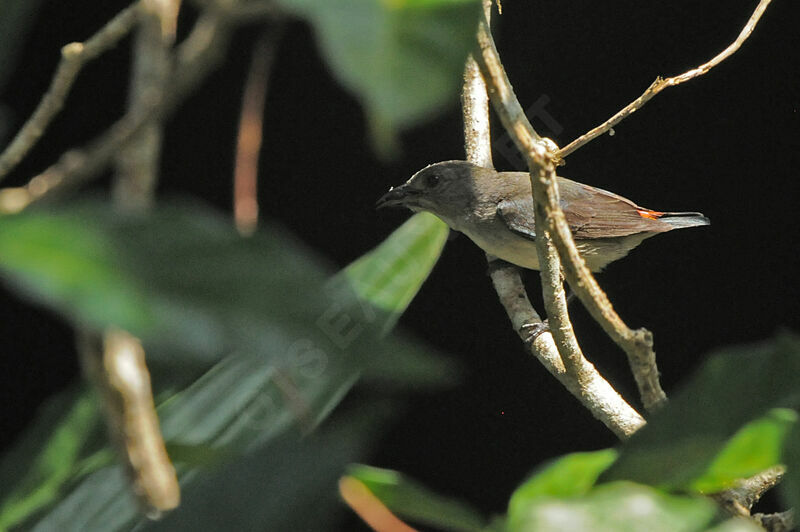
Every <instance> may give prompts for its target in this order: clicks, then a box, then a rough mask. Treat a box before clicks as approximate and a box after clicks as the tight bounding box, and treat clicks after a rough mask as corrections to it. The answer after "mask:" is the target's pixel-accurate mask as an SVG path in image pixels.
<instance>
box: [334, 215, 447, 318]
mask: <svg viewBox="0 0 800 532" xmlns="http://www.w3.org/2000/svg"><path fill="white" fill-rule="evenodd" d="M449 232H450V230H449V229H448V228H447V225H446V224H445V223H444V222H442V221H441V220H440V219H439V218H437V217H436V216H434V215H432V214H429V213H419V214H415V215H414V216H412V217H411V218H410V219H409V220H408V221H407V222H406V223H404V224H403V225H401V226H400V227H399V228H397V229H396V230H395V231H394V232H393V233H392V234H391V235H389V237H388V238H386V239H385V240H384V241H383V242H381V244H380V245H379V246H378V247H376V248H375V249H373V250H372V251H370V252H368V253H366V254H364V255H362V256H361V257H360V258H358V259H357V260H355V261H354V262H353V263H352V264H350V265H349V266H347V268H345V269H344V271H343V272H342V274H343V275H345V276H346V277H347V279H348V280H349V281H350V284H351V286H352V288H353V290H354V291H355V292H356V294H357V295H358V296H359V297H361V298H362V299H364V300H365V301H367V302H369V303H370V304H371V305H372V306H374V307H375V308H376V309H379V310H381V311H382V312H384V313H385V316H384V317H385V319H386V322H385V323H384V325H383V327H384V330H385V331H388V330H390V329H392V328H393V327H394V325H395V323H397V320H398V318H399V317H400V316H401V315H402V314H403V312H405V310H406V308H407V307H408V305H409V303H411V300H412V299H414V296H415V295H416V294H417V292H418V291H419V289H420V287H421V286H422V283H423V282H425V279H427V278H428V275H429V274H430V272H431V270H432V269H433V266H434V265H435V264H436V261H437V260H439V256H440V255H441V253H442V248H444V244H445V242H446V241H447V235H448V234H449Z"/></svg>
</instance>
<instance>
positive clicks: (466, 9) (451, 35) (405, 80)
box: [279, 0, 481, 147]
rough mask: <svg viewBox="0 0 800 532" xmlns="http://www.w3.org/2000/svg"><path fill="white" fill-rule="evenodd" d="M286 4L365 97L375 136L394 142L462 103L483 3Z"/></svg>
mask: <svg viewBox="0 0 800 532" xmlns="http://www.w3.org/2000/svg"><path fill="white" fill-rule="evenodd" d="M279 3H280V4H282V5H283V6H284V7H285V8H286V9H288V10H290V11H292V12H295V13H297V14H298V15H300V16H303V17H305V18H306V19H308V20H309V21H310V22H311V23H312V24H313V26H314V29H315V30H316V34H317V38H318V40H319V43H320V47H321V49H322V53H323V55H324V56H325V57H326V59H327V61H328V64H329V65H330V67H331V69H332V70H333V72H334V74H335V75H336V76H337V77H338V78H339V80H340V81H341V83H342V84H343V85H344V86H345V87H347V88H348V89H349V90H351V91H352V92H353V93H355V94H356V95H357V96H358V97H359V98H360V100H361V102H362V104H363V105H364V107H365V108H366V111H367V115H368V117H369V122H370V124H372V129H373V132H374V133H375V137H377V138H384V139H387V137H390V136H391V135H392V133H393V132H395V131H396V130H397V129H398V128H404V127H408V126H411V125H414V124H416V123H418V122H420V121H421V120H423V119H427V118H430V117H431V116H432V115H433V114H435V113H438V112H440V111H442V110H443V108H444V107H445V106H447V105H448V104H453V105H455V103H456V102H457V101H458V97H457V94H458V92H457V90H458V87H459V85H460V82H461V75H462V72H463V69H464V60H465V59H466V57H467V54H468V52H469V50H470V47H471V46H472V45H473V42H474V40H475V32H476V30H477V24H478V17H479V15H480V13H481V3H480V1H479V0H279ZM383 144H384V147H386V146H387V144H390V142H388V141H387V140H385V141H384V143H383Z"/></svg>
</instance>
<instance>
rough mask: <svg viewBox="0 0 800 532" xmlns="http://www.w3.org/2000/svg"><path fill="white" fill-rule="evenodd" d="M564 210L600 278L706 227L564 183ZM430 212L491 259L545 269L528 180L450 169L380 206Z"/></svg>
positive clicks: (460, 164) (416, 181) (699, 220)
mask: <svg viewBox="0 0 800 532" xmlns="http://www.w3.org/2000/svg"><path fill="white" fill-rule="evenodd" d="M558 188H559V195H560V200H561V208H562V210H563V211H564V214H565V217H566V221H567V223H568V224H569V227H570V230H571V231H572V234H573V237H574V239H575V243H576V245H577V246H578V249H579V251H580V252H581V255H582V256H583V258H584V260H585V261H586V263H587V265H588V266H589V268H590V269H592V270H593V271H598V270H600V269H602V268H603V267H605V266H606V265H607V264H608V263H610V262H613V261H615V260H617V259H619V258H622V257H624V256H625V255H627V253H628V252H629V251H630V250H631V249H633V248H634V247H636V246H638V245H639V244H640V243H641V242H642V241H643V240H645V239H646V238H649V237H651V236H654V235H657V234H659V233H664V232H666V231H670V230H672V229H682V228H686V227H694V226H700V225H708V224H709V223H710V222H709V220H708V218H706V217H705V216H703V215H702V214H700V213H696V212H660V211H653V210H650V209H646V208H644V207H640V206H638V205H636V204H635V203H633V202H632V201H630V200H629V199H626V198H623V197H622V196H619V195H617V194H614V193H612V192H608V191H606V190H602V189H599V188H595V187H591V186H589V185H584V184H581V183H578V182H575V181H571V180H569V179H565V178H563V177H559V178H558ZM391 205H399V206H405V207H408V208H409V209H411V210H412V211H428V212H431V213H433V214H435V215H436V216H438V217H439V218H441V219H442V220H443V221H444V222H445V223H447V224H448V225H449V226H450V227H451V228H452V229H454V230H456V231H460V232H462V233H464V234H466V235H467V236H468V237H469V238H470V239H472V240H473V241H474V242H475V243H476V244H477V245H478V246H480V247H481V248H483V249H484V250H485V251H486V252H488V253H490V254H492V255H495V256H497V257H499V258H501V259H503V260H506V261H508V262H511V263H514V264H517V265H519V266H522V267H525V268H531V269H539V262H538V256H537V253H536V248H535V245H534V241H535V239H536V226H535V222H534V214H533V200H532V198H531V185H530V176H529V174H527V173H525V172H497V171H495V170H493V169H490V168H481V167H478V166H475V165H472V164H470V163H468V162H466V161H445V162H441V163H436V164H432V165H430V166H428V167H426V168H424V169H422V170H420V171H419V172H417V173H416V174H415V175H414V176H413V177H412V178H411V179H409V180H408V182H406V183H405V184H404V185H402V186H400V187H397V188H393V189H392V190H390V191H389V192H388V193H387V194H385V195H384V196H383V197H382V198H381V199H380V200H379V202H378V206H379V207H382V206H391Z"/></svg>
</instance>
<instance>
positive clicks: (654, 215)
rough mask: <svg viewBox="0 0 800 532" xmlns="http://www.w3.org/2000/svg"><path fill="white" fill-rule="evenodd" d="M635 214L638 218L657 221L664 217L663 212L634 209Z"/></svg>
mask: <svg viewBox="0 0 800 532" xmlns="http://www.w3.org/2000/svg"><path fill="white" fill-rule="evenodd" d="M636 212H638V213H639V216H641V217H642V218H650V219H651V220H658V219H659V218H661V217H662V216H664V213H663V212H658V211H651V210H649V209H636Z"/></svg>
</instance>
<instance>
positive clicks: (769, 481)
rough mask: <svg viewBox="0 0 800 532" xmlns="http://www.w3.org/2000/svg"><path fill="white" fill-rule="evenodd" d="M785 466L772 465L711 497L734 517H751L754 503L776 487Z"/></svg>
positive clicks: (781, 477)
mask: <svg viewBox="0 0 800 532" xmlns="http://www.w3.org/2000/svg"><path fill="white" fill-rule="evenodd" d="M784 473H785V468H784V467H782V466H776V467H771V468H769V469H767V470H766V471H763V472H761V473H759V474H757V475H753V476H752V477H749V478H745V479H742V480H740V481H738V482H737V483H736V485H735V486H734V487H732V488H730V489H727V490H725V491H722V492H719V493H714V494H712V495H711V497H712V498H713V499H714V500H715V501H716V502H717V504H719V506H720V507H721V508H723V509H724V510H725V511H726V512H727V513H728V514H730V515H732V516H734V517H750V510H751V508H753V505H754V504H755V503H757V502H758V501H759V499H761V496H762V495H764V494H765V493H766V492H767V491H769V490H770V489H772V488H774V487H775V486H777V485H778V483H780V481H781V480H782V479H783V475H784Z"/></svg>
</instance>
